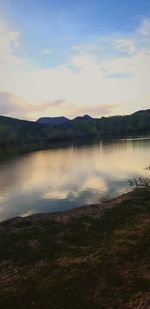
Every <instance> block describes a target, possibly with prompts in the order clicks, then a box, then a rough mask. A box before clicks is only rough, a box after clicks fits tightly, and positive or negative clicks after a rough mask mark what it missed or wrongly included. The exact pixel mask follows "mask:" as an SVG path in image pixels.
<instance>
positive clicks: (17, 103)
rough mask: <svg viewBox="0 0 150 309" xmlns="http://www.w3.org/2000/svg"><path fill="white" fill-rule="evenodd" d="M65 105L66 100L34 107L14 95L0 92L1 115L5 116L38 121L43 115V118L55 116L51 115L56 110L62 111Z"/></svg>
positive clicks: (43, 103)
mask: <svg viewBox="0 0 150 309" xmlns="http://www.w3.org/2000/svg"><path fill="white" fill-rule="evenodd" d="M65 104H66V102H65V101H64V100H61V99H59V100H56V101H54V102H41V103H39V104H36V105H34V104H32V103H29V102H27V101H24V100H23V99H22V98H21V97H18V96H16V95H14V94H12V93H6V92H0V114H1V115H3V116H10V117H14V118H21V119H26V118H30V119H33V120H36V119H37V118H38V117H40V115H41V114H43V116H44V115H47V116H48V115H49V116H51V115H53V114H51V113H53V111H54V110H55V109H58V108H59V110H61V107H63V106H64V105H65Z"/></svg>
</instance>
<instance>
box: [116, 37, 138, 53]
mask: <svg viewBox="0 0 150 309" xmlns="http://www.w3.org/2000/svg"><path fill="white" fill-rule="evenodd" d="M113 48H114V49H116V50H119V51H122V52H127V53H129V55H132V54H134V53H135V51H136V47H135V42H134V41H133V40H131V39H127V38H121V39H116V40H115V41H114V42H113Z"/></svg>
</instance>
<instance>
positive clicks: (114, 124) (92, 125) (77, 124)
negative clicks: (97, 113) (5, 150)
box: [0, 110, 150, 147]
mask: <svg viewBox="0 0 150 309" xmlns="http://www.w3.org/2000/svg"><path fill="white" fill-rule="evenodd" d="M149 133H150V110H146V111H139V112H137V113H134V114H132V115H129V116H114V117H108V118H106V117H102V118H100V119H93V118H90V117H85V118H84V117H83V118H82V117H77V118H76V119H74V120H72V121H68V122H66V123H64V124H62V125H57V126H56V125H46V124H42V123H39V122H30V121H23V120H17V119H12V118H8V117H3V116H0V146H8V145H14V144H15V145H21V147H24V146H25V145H30V144H32V145H33V144H34V145H36V144H38V145H45V144H51V143H52V142H54V141H64V140H65V141H66V140H68V141H69V140H74V139H77V140H79V139H80V138H89V137H92V138H117V137H123V136H127V135H137V134H149ZM41 147H42V146H41Z"/></svg>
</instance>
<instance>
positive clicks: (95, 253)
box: [0, 190, 150, 309]
mask: <svg viewBox="0 0 150 309" xmlns="http://www.w3.org/2000/svg"><path fill="white" fill-rule="evenodd" d="M149 214H150V190H136V191H134V192H131V193H129V194H127V195H124V196H122V197H120V198H118V199H116V200H114V201H111V202H106V203H104V204H100V205H93V206H87V207H86V206H85V207H81V208H79V209H76V210H71V211H67V212H64V213H58V214H52V215H44V214H43V215H35V216H31V217H27V218H16V219H12V220H8V221H5V222H2V223H1V224H0V251H1V253H0V308H1V309H3V308H4V309H7V308H11V309H13V308H15V309H16V308H18V309H20V308H22V309H24V308H41V309H48V308H50V309H60V308H61V309H63V308H64V309H78V308H79V309H85V308H86V309H118V308H120V309H124V308H138V309H139V308H145V309H148V308H149V305H150V296H149V293H148V291H149V283H150V282H149V278H150V274H149V272H148V264H149V260H150V254H149V251H148V250H149V243H150V241H149V240H150V239H149V235H150V233H149V232H150V231H149V229H150V216H149ZM142 306H143V307H142Z"/></svg>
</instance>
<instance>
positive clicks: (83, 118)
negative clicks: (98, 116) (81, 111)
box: [73, 114, 93, 121]
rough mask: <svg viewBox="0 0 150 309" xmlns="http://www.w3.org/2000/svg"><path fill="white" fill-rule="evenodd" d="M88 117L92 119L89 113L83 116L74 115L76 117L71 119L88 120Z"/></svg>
mask: <svg viewBox="0 0 150 309" xmlns="http://www.w3.org/2000/svg"><path fill="white" fill-rule="evenodd" d="M89 119H93V118H92V117H91V116H89V115H87V114H86V115H84V116H78V117H76V118H74V119H73V120H81V121H82V120H83V121H85V120H89Z"/></svg>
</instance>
